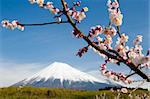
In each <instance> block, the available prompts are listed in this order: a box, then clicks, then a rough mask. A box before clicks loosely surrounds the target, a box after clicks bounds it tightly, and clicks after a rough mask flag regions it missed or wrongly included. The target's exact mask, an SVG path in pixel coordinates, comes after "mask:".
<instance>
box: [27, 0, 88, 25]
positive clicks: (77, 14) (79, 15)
mask: <svg viewBox="0 0 150 99" xmlns="http://www.w3.org/2000/svg"><path fill="white" fill-rule="evenodd" d="M29 2H30V3H31V4H34V3H37V4H38V5H39V6H40V7H43V8H45V9H49V10H50V12H52V14H55V15H57V14H61V13H63V11H61V10H60V9H59V8H56V7H54V5H53V3H52V2H47V3H44V0H29ZM65 5H66V7H67V13H68V15H70V16H71V17H72V18H73V19H74V20H75V21H77V22H78V23H79V22H81V20H83V19H84V18H86V15H85V12H87V11H88V8H87V7H84V8H82V9H81V10H80V11H77V10H76V9H75V7H76V6H80V5H81V1H77V2H74V4H73V7H71V8H69V7H68V4H67V3H66V2H65ZM61 15H62V14H61ZM61 15H59V16H58V17H55V18H58V19H57V20H58V21H61Z"/></svg>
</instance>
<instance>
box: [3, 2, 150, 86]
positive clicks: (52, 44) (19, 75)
mask: <svg viewBox="0 0 150 99" xmlns="http://www.w3.org/2000/svg"><path fill="white" fill-rule="evenodd" d="M45 1H47V0H45ZM51 1H53V2H54V5H55V6H56V7H60V8H61V5H60V0H51ZM66 1H68V2H69V4H70V5H71V4H72V3H71V2H72V1H75V0H66ZM106 1H107V0H82V5H81V6H82V7H84V6H87V7H88V8H89V12H87V18H86V19H85V20H83V21H82V23H81V24H80V25H79V27H80V29H81V30H82V31H83V32H85V33H86V34H87V33H88V31H89V29H90V27H91V26H95V25H98V24H100V25H102V26H106V25H107V24H108V22H109V20H108V13H107V7H106ZM0 4H1V5H0V21H2V20H3V19H8V20H10V21H12V20H18V21H19V22H21V23H42V22H51V21H54V19H53V15H52V14H51V13H50V12H49V11H48V10H45V9H41V8H39V7H38V6H37V5H31V4H30V3H29V2H28V0H1V1H0ZM120 5H121V11H122V13H123V14H124V21H123V25H122V26H121V32H124V33H126V34H127V35H128V36H129V43H128V44H129V46H132V44H131V42H132V40H133V38H135V36H136V35H138V34H141V35H143V38H144V39H143V43H142V45H143V48H144V49H145V51H146V50H147V49H148V48H149V47H150V41H149V37H150V31H149V10H148V9H149V0H120ZM71 32H72V27H71V26H70V25H69V24H63V25H47V26H36V27H25V31H23V32H22V31H19V30H14V31H11V30H7V29H5V28H2V27H1V26H0V37H1V38H0V72H1V74H3V73H4V74H5V75H7V76H5V77H3V76H0V81H2V82H0V86H3V85H9V84H10V83H9V82H13V83H14V82H16V81H19V80H22V79H23V78H24V77H28V75H30V74H33V73H35V72H37V71H39V70H40V69H42V68H44V67H46V66H47V65H48V64H51V63H53V62H55V61H59V62H65V63H68V64H70V65H72V66H74V67H75V68H78V69H80V70H82V71H86V72H91V71H98V70H97V69H98V68H99V65H100V64H101V63H102V62H103V59H102V58H101V57H99V56H98V55H97V54H95V53H94V52H93V51H89V52H88V53H87V54H85V55H84V56H83V57H82V58H79V57H77V56H76V55H75V54H76V52H77V51H78V49H79V48H82V47H84V46H85V45H86V42H84V41H83V40H80V39H76V38H74V37H73V35H72V33H71ZM110 67H113V69H114V70H118V69H119V70H120V71H123V70H124V69H125V67H123V69H121V68H118V66H117V67H115V66H114V65H110ZM16 71H17V72H16Z"/></svg>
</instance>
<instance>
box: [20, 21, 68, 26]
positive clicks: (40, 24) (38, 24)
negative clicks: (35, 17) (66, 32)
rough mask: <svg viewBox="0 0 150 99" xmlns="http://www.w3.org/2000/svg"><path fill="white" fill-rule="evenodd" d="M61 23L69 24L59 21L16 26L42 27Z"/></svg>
mask: <svg viewBox="0 0 150 99" xmlns="http://www.w3.org/2000/svg"><path fill="white" fill-rule="evenodd" d="M62 23H69V22H68V21H61V22H47V23H34V24H23V23H19V24H18V25H22V26H42V25H49V24H62Z"/></svg>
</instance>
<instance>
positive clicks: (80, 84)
mask: <svg viewBox="0 0 150 99" xmlns="http://www.w3.org/2000/svg"><path fill="white" fill-rule="evenodd" d="M13 86H33V87H49V88H69V89H79V90H97V89H103V88H106V87H114V86H119V85H118V84H115V83H112V84H110V82H108V81H106V80H104V79H101V80H100V79H97V78H95V77H93V76H91V75H89V74H87V73H84V72H81V71H79V70H77V69H75V68H73V67H71V66H70V65H68V64H66V63H60V62H54V63H53V64H51V65H49V66H48V67H46V68H45V69H43V70H41V71H40V72H38V73H36V74H35V75H33V76H31V77H29V78H26V79H24V80H22V81H20V82H18V83H16V84H14V85H13Z"/></svg>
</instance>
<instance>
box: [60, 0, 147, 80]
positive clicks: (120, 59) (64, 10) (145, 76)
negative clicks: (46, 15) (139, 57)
mask: <svg viewBox="0 0 150 99" xmlns="http://www.w3.org/2000/svg"><path fill="white" fill-rule="evenodd" d="M61 3H62V5H63V13H64V14H65V15H66V17H67V19H68V22H69V23H70V24H71V26H72V27H73V28H74V29H75V30H76V31H78V32H79V33H81V34H82V35H83V39H84V40H85V41H86V42H87V43H88V44H89V45H91V46H92V47H93V48H95V49H96V50H97V51H99V52H100V53H102V54H104V55H106V56H107V57H109V58H112V59H115V60H118V61H119V62H122V63H124V64H126V65H127V66H128V67H130V68H131V70H133V71H135V73H137V74H138V75H139V76H141V77H142V78H143V79H146V80H147V81H148V82H150V78H149V77H148V76H147V75H146V74H145V73H143V72H142V71H141V70H140V69H138V68H137V67H136V66H135V65H134V64H133V63H128V60H125V59H123V58H121V57H119V56H114V55H113V54H110V53H108V52H107V51H105V50H102V49H100V48H99V46H97V45H96V44H95V43H92V42H91V40H90V39H89V38H88V37H87V36H85V35H84V34H83V33H82V32H81V31H80V30H79V28H78V27H77V26H76V24H75V23H74V21H73V20H72V18H71V17H70V16H69V15H68V13H67V7H66V5H65V1H64V0H61ZM118 30H119V28H118Z"/></svg>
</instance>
